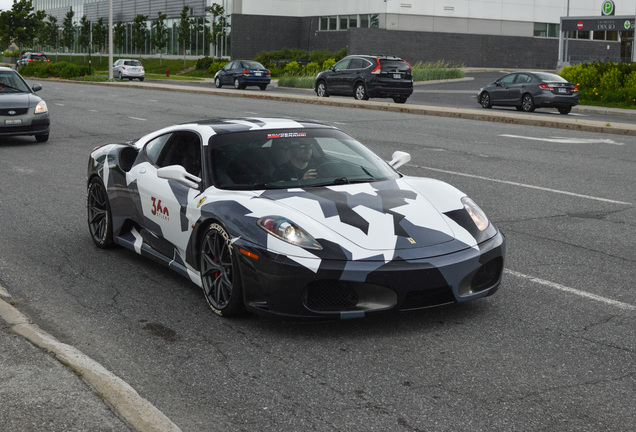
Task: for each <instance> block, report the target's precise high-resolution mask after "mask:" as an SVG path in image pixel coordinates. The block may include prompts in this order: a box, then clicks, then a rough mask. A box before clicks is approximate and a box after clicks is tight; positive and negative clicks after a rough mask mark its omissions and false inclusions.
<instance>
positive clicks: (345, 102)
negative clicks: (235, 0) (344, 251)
mask: <svg viewBox="0 0 636 432" xmlns="http://www.w3.org/2000/svg"><path fill="white" fill-rule="evenodd" d="M64 81H65V82H72V81H67V80H64ZM82 83H83V84H92V85H105V86H115V87H126V88H141V89H149V90H163V91H178V92H182V93H197V94H210V95H217V96H234V97H244V98H253V99H266V100H275V101H280V102H296V103H309V104H315V105H330V106H339V107H349V108H359V109H371V110H380V111H389V112H403V113H408V114H417V115H429V116H438V117H452V118H461V119H469V120H479V121H490V122H499V123H510V124H520V125H526V126H540V127H550V128H557V129H569V130H578V131H585V132H598V133H608V134H616V135H632V136H636V124H631V123H613V124H612V123H610V122H603V121H594V120H581V119H576V118H571V117H567V116H559V117H555V116H553V115H541V114H533V115H528V114H527V113H522V114H518V113H515V112H511V111H497V110H485V109H483V108H480V109H464V108H448V107H438V106H427V105H413V104H395V103H389V102H376V101H356V100H350V99H336V98H319V97H318V96H304V95H280V94H273V93H271V92H269V93H268V92H266V91H262V90H257V91H253V90H233V89H232V90H230V89H222V88H221V89H217V88H215V87H214V88H201V87H189V86H180V85H177V84H163V83H161V84H158V83H148V82H138V83H133V82H90V81H89V82H82ZM581 111H583V110H581ZM587 111H588V112H592V111H591V109H589V108H588V109H587ZM594 112H600V111H594ZM603 112H606V113H608V114H612V115H615V114H613V113H612V112H611V111H607V109H606V110H604V111H603Z"/></svg>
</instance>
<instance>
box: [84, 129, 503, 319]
mask: <svg viewBox="0 0 636 432" xmlns="http://www.w3.org/2000/svg"><path fill="white" fill-rule="evenodd" d="M409 160H410V156H409V155H408V154H407V153H403V152H395V153H394V155H393V160H392V161H390V162H388V163H387V162H385V161H384V160H382V159H381V158H380V157H378V156H377V155H375V154H374V153H372V152H371V151H370V150H369V149H367V148H366V147H365V146H363V145H362V144H360V143H359V142H358V141H356V140H355V139H353V138H352V137H350V136H349V135H347V134H345V133H344V132H342V131H340V130H338V129H336V128H334V127H331V126H328V125H324V124H319V123H315V122H305V121H292V120H287V119H261V118H246V119H232V120H209V121H200V122H194V123H188V124H181V125H177V126H171V127H167V128H165V129H161V130H159V131H156V132H153V133H151V134H148V135H146V136H145V137H143V138H141V139H139V140H138V141H136V142H130V143H121V144H107V145H104V146H101V147H98V148H97V149H95V150H94V151H93V152H92V153H91V155H90V159H89V162H88V194H87V219H88V227H89V230H90V235H91V237H92V239H93V241H94V243H95V244H96V245H97V246H98V247H100V248H107V247H109V246H111V245H113V244H117V245H120V246H124V247H125V248H128V249H130V250H132V251H134V252H136V253H138V254H141V255H144V256H147V257H149V258H151V259H154V260H156V261H158V262H160V263H163V264H165V265H167V266H168V267H169V268H171V269H173V270H175V271H177V272H178V273H180V274H182V275H183V276H185V277H187V278H188V279H190V280H191V281H192V282H194V283H195V284H197V285H199V286H200V287H201V288H202V289H203V293H204V296H205V299H206V300H207V302H208V304H209V305H210V307H211V308H212V310H213V311H214V312H216V313H217V314H218V315H221V316H227V317H230V316H233V315H236V314H238V313H240V312H241V311H242V310H244V309H247V310H249V311H253V312H257V313H261V314H274V315H278V316H281V317H286V318H291V319H334V318H335V319H347V318H360V317H364V316H366V315H371V314H376V313H383V312H390V311H403V310H412V309H420V308H426V307H430V306H435V305H441V304H446V303H452V302H465V301H469V300H473V299H477V298H480V297H485V296H488V295H490V294H493V293H494V292H495V291H496V290H497V289H498V288H499V285H500V283H501V275H502V272H503V267H504V248H505V240H504V237H503V235H502V234H501V233H500V231H499V230H498V229H497V228H496V227H495V226H494V225H493V223H492V222H491V221H490V220H489V219H488V218H487V217H486V215H485V214H484V212H483V211H482V210H481V209H480V208H479V207H478V206H477V204H475V203H474V202H473V201H472V200H471V199H470V198H468V197H467V196H466V195H465V194H464V193H462V192H460V191H459V190H457V189H455V188H454V187H452V186H450V185H448V184H446V183H443V182H441V181H438V180H434V179H430V178H418V177H408V176H404V175H402V174H400V173H399V172H398V171H396V170H397V168H399V166H401V165H403V164H404V163H406V162H408V161H409Z"/></svg>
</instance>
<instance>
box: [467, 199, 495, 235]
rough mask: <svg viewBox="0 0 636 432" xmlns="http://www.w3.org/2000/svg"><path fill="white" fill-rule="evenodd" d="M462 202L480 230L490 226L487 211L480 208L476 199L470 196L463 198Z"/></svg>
mask: <svg viewBox="0 0 636 432" xmlns="http://www.w3.org/2000/svg"><path fill="white" fill-rule="evenodd" d="M462 204H464V208H465V209H466V211H467V212H468V214H469V215H470V217H471V219H472V220H473V222H475V225H476V226H477V228H478V229H479V231H484V230H485V229H486V228H488V225H490V221H489V220H488V217H487V216H486V213H484V211H483V210H482V209H480V208H479V206H478V205H477V204H475V201H473V200H471V199H470V198H468V197H464V198H462Z"/></svg>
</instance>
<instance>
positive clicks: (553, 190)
mask: <svg viewBox="0 0 636 432" xmlns="http://www.w3.org/2000/svg"><path fill="white" fill-rule="evenodd" d="M409 166H412V167H415V168H422V169H426V170H430V171H436V172H441V173H445V174H453V175H458V176H462V177H470V178H476V179H479V180H487V181H491V182H495V183H502V184H508V185H512V186H519V187H524V188H528V189H536V190H541V191H546V192H552V193H556V194H561V195H568V196H573V197H577V198H585V199H590V200H595V201H602V202H607V203H612V204H622V205H633V204H632V203H629V202H625V201H617V200H612V199H608V198H600V197H595V196H591V195H583V194H577V193H574V192H567V191H562V190H558V189H550V188H546V187H541V186H533V185H529V184H525V183H517V182H512V181H508V180H498V179H493V178H490V177H483V176H478V175H474V174H465V173H460V172H456V171H448V170H443V169H439V168H431V167H425V166H421V165H411V164H409Z"/></svg>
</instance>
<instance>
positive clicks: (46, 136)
mask: <svg viewBox="0 0 636 432" xmlns="http://www.w3.org/2000/svg"><path fill="white" fill-rule="evenodd" d="M35 140H36V141H37V142H47V141H48V140H49V134H40V135H36V136H35Z"/></svg>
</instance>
